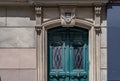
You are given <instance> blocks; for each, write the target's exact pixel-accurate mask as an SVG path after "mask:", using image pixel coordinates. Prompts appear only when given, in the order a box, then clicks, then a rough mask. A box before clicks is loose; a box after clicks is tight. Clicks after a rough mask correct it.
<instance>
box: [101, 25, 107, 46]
mask: <svg viewBox="0 0 120 81" xmlns="http://www.w3.org/2000/svg"><path fill="white" fill-rule="evenodd" d="M101 47H107V28H105V27H104V28H101Z"/></svg>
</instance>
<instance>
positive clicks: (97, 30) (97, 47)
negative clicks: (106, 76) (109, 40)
mask: <svg viewBox="0 0 120 81" xmlns="http://www.w3.org/2000/svg"><path fill="white" fill-rule="evenodd" d="M94 25H95V40H96V42H95V68H96V70H95V71H96V72H95V74H96V81H100V33H101V6H100V5H96V6H95V22H94Z"/></svg>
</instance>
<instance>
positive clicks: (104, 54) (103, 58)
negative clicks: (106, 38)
mask: <svg viewBox="0 0 120 81" xmlns="http://www.w3.org/2000/svg"><path fill="white" fill-rule="evenodd" d="M100 58H101V68H107V49H101V57H100Z"/></svg>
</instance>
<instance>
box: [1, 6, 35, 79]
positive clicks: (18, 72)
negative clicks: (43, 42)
mask: <svg viewBox="0 0 120 81" xmlns="http://www.w3.org/2000/svg"><path fill="white" fill-rule="evenodd" d="M34 27H35V11H34V7H18V6H14V7H0V78H1V81H36V32H35V28H34Z"/></svg>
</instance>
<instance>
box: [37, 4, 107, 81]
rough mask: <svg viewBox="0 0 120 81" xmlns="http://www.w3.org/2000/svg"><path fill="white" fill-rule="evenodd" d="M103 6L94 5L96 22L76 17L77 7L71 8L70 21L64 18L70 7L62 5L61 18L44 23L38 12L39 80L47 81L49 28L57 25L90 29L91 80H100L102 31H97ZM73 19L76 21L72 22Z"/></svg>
mask: <svg viewBox="0 0 120 81" xmlns="http://www.w3.org/2000/svg"><path fill="white" fill-rule="evenodd" d="M101 8H102V7H101V6H95V7H94V17H95V21H94V22H91V21H88V20H85V19H80V18H79V19H78V18H76V17H75V7H71V8H70V9H71V10H70V12H71V14H72V17H71V18H70V20H68V21H67V20H66V18H64V14H65V11H66V10H67V9H68V7H60V9H61V10H60V11H61V13H60V19H54V20H49V21H47V22H43V23H42V18H41V16H40V15H38V13H36V22H38V21H39V23H36V30H38V31H41V32H40V34H39V35H37V41H38V42H37V45H38V46H37V64H38V66H37V69H38V70H37V81H47V30H48V29H51V28H54V27H57V26H71V27H73V26H78V27H82V28H85V29H88V30H89V81H100V35H99V34H100V33H98V32H96V31H99V29H100V28H101V26H100V25H101V22H100V21H101V16H100V15H101ZM36 10H38V9H36ZM38 11H40V10H38ZM73 20H74V23H71V21H73ZM105 77H107V76H105Z"/></svg>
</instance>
